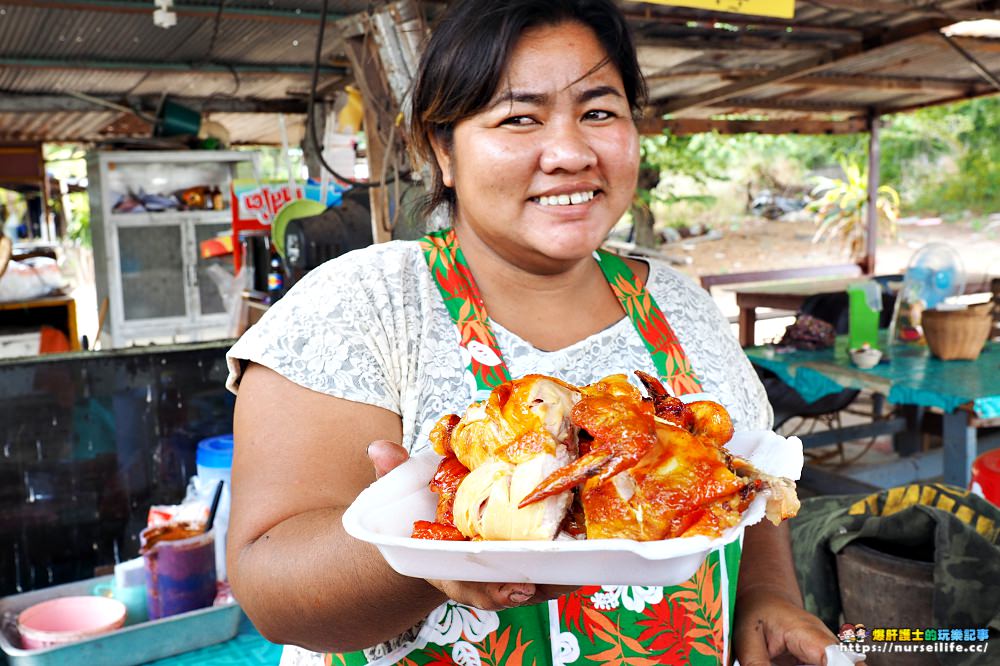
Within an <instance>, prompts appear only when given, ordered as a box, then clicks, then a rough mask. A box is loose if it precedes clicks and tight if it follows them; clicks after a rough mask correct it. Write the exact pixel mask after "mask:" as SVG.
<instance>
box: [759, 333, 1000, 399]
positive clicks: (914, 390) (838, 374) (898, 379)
mask: <svg viewBox="0 0 1000 666" xmlns="http://www.w3.org/2000/svg"><path fill="white" fill-rule="evenodd" d="M882 349H883V351H884V352H886V354H885V357H884V358H883V360H882V362H881V363H879V364H878V365H877V366H875V367H874V368H872V369H871V370H860V369H858V368H856V367H854V366H853V365H852V364H851V361H850V358H849V357H848V355H847V340H846V338H845V337H839V338H837V343H836V345H835V346H834V347H833V348H832V349H825V350H821V351H797V350H793V351H787V352H785V351H781V350H778V349H775V348H774V347H770V346H763V347H748V348H747V349H746V350H745V351H746V354H747V356H748V357H749V358H750V360H751V361H753V362H754V363H755V364H757V365H759V366H760V367H762V368H766V369H767V370H770V371H771V372H773V373H775V374H776V375H778V376H779V377H781V379H782V380H784V381H785V382H786V383H787V384H788V385H789V386H791V387H792V388H794V389H795V390H796V391H798V392H799V393H800V394H801V395H802V397H803V399H805V400H806V401H808V402H812V401H814V400H817V399H819V398H821V397H823V396H824V395H828V394H830V393H836V392H838V391H841V390H843V389H844V388H867V389H874V390H878V391H880V392H882V393H885V395H886V397H887V398H888V400H889V402H892V403H895V404H901V405H917V406H922V407H940V408H941V409H943V410H944V411H947V412H950V411H952V410H954V409H955V408H957V407H959V406H960V405H965V404H971V405H972V407H973V409H974V411H975V413H976V415H977V416H979V417H980V418H996V417H1000V343H997V342H990V343H987V345H986V348H985V349H983V352H982V353H981V354H980V355H979V358H978V359H976V360H975V361H942V360H940V359H937V358H935V357H933V356H932V355H931V354H930V352H929V351H928V349H927V347H925V346H918V345H883V346H882Z"/></svg>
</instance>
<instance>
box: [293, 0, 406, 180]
mask: <svg viewBox="0 0 1000 666" xmlns="http://www.w3.org/2000/svg"><path fill="white" fill-rule="evenodd" d="M328 4H329V0H323V6H322V9H321V10H320V15H319V35H318V36H317V37H316V56H315V58H313V71H312V84H311V85H310V86H309V106H308V107H307V111H306V125H308V127H309V138H310V139H312V142H313V146H314V147H315V148H316V157H317V158H319V163H320V164H321V165H322V166H323V168H324V169H326V170H327V171H329V172H330V173H331V174H333V176H334V178H336V179H337V180H340V181H342V182H344V183H347V184H348V185H351V186H353V187H363V188H372V187H382V186H383V185H387V184H388V182H387V181H384V180H382V181H374V182H372V181H366V180H354V179H353V178H348V177H347V176H344V175H342V174H339V173H337V172H336V171H335V170H334V168H333V167H331V166H330V165H329V164H327V162H326V158H324V157H323V144H321V143H320V141H319V135H318V133H317V131H316V123H315V122H313V110H314V109H315V106H316V89H317V86H318V84H319V63H320V59H321V58H322V52H323V34H324V32H325V30H326V14H327V6H328ZM388 149H389V150H392V146H391V145H390V146H388Z"/></svg>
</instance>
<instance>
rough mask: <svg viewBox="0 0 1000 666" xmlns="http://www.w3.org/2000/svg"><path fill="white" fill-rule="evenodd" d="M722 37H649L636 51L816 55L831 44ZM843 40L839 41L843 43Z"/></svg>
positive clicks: (741, 35) (740, 35) (723, 34)
mask: <svg viewBox="0 0 1000 666" xmlns="http://www.w3.org/2000/svg"><path fill="white" fill-rule="evenodd" d="M718 32H719V33H720V34H718V35H715V34H711V35H707V34H701V35H698V34H688V35H683V36H682V35H676V36H672V37H666V36H664V37H659V36H657V35H656V34H646V35H643V36H642V37H639V38H638V39H636V46H637V47H647V48H649V47H652V48H656V47H661V48H672V49H687V50H691V49H697V50H699V51H816V50H817V49H822V48H824V44H828V43H829V42H819V41H816V40H813V41H804V40H799V41H793V40H790V39H774V38H771V37H763V36H761V37H751V36H749V35H747V34H745V33H732V32H728V33H727V32H724V31H722V30H720V31H718ZM841 42H842V40H837V43H841Z"/></svg>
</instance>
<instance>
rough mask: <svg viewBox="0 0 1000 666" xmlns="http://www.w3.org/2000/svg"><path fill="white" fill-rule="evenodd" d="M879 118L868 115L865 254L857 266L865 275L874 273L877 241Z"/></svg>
mask: <svg viewBox="0 0 1000 666" xmlns="http://www.w3.org/2000/svg"><path fill="white" fill-rule="evenodd" d="M881 152H882V151H881V147H880V145H879V116H878V113H876V112H875V111H874V110H872V111H871V112H869V114H868V205H867V206H866V208H865V218H866V219H865V253H864V255H863V256H862V257H861V260H860V261H859V262H858V264H859V265H860V266H861V270H862V271H863V272H864V273H865V274H866V275H872V274H874V273H875V243H876V241H877V240H878V205H877V204H878V188H879V182H880V180H881V178H880V176H881V174H880V173H879V162H880V160H879V158H880V156H881Z"/></svg>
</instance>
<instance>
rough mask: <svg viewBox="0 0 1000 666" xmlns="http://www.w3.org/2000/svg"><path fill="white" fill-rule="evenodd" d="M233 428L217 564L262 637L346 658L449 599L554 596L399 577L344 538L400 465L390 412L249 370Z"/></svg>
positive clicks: (370, 550)
mask: <svg viewBox="0 0 1000 666" xmlns="http://www.w3.org/2000/svg"><path fill="white" fill-rule="evenodd" d="M234 432H235V436H236V446H235V450H234V455H233V488H232V493H233V494H232V497H233V499H232V511H231V517H230V524H229V541H228V548H227V553H228V555H227V569H228V571H229V578H230V582H231V583H232V586H233V592H234V593H235V595H236V597H237V598H238V599H239V601H240V604H241V605H242V606H243V609H244V610H245V611H246V613H247V615H248V616H249V617H250V619H251V620H253V623H254V625H255V626H256V627H257V629H258V630H259V631H260V632H261V633H262V634H263V635H264V636H265V637H266V638H267V639H268V640H270V641H272V642H275V643H287V644H293V645H301V646H303V647H306V648H309V649H311V650H315V651H318V652H349V651H353V650H359V649H362V648H366V647H369V646H372V645H375V644H377V643H380V642H383V641H385V640H388V639H390V638H393V637H395V636H398V635H399V634H401V633H402V632H404V631H406V630H407V629H409V628H410V627H412V626H413V625H415V624H417V623H418V622H420V621H421V620H423V619H424V618H425V617H427V614H428V613H430V611H431V610H433V609H434V608H435V607H436V606H438V605H439V604H441V603H443V602H444V601H445V599H447V598H451V599H454V600H456V601H458V602H460V603H464V604H466V605H470V606H476V607H478V608H484V609H487V610H498V609H500V608H507V607H510V606H516V605H520V604H523V603H538V602H541V601H544V600H546V599H549V598H553V597H554V596H556V595H557V594H559V593H561V592H563V591H564V590H563V589H562V588H556V587H550V586H544V585H540V586H534V585H531V584H525V583H467V582H458V581H425V580H422V579H419V578H410V577H407V576H401V575H399V574H397V573H396V572H394V571H393V570H392V569H391V568H390V567H389V565H387V564H386V563H385V560H383V559H382V556H381V554H379V552H378V550H377V549H376V548H375V547H374V546H372V545H370V544H367V543H363V542H361V541H358V540H356V539H354V538H352V537H351V536H349V535H348V534H347V533H346V532H345V531H344V528H343V525H342V523H341V517H342V516H343V513H344V510H345V509H346V508H347V506H348V505H350V503H351V502H353V501H354V498H355V497H357V495H358V493H360V492H361V490H363V489H364V488H365V486H367V485H368V484H369V483H371V482H372V481H373V480H374V479H375V477H376V468H375V467H378V470H379V471H378V473H379V474H382V473H385V472H387V471H388V470H390V469H392V467H394V466H396V465H398V464H400V463H402V462H403V461H404V460H405V459H406V452H405V450H403V449H402V448H401V447H399V445H395V444H390V443H389V442H385V441H378V440H385V439H386V438H392V439H395V440H399V439H400V438H401V436H402V423H401V421H400V418H399V416H398V415H396V414H394V413H392V412H389V411H387V410H385V409H382V408H380V407H374V406H371V405H364V404H361V403H357V402H351V401H349V400H341V399H338V398H333V397H330V396H327V395H323V394H321V393H317V392H315V391H311V390H309V389H306V388H303V387H301V386H298V385H297V384H295V383H293V382H291V381H289V380H287V379H285V378H284V377H282V376H281V375H279V374H277V373H276V372H273V371H272V370H269V369H268V368H265V367H264V366H260V365H253V364H252V365H251V366H250V367H249V368H247V371H246V373H245V374H244V376H243V379H242V381H241V382H240V389H239V395H238V397H237V399H236V415H235V423H234ZM373 442H375V443H376V445H374V446H372V447H371V448H372V455H371V458H370V457H369V455H368V453H367V451H368V449H369V444H371V443H373ZM373 459H374V463H375V466H373V462H372V460H373Z"/></svg>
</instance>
